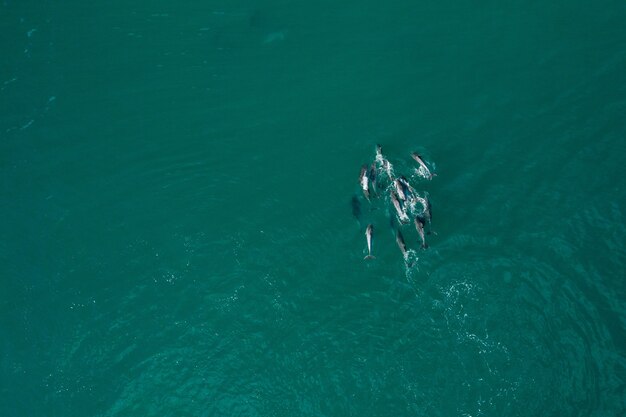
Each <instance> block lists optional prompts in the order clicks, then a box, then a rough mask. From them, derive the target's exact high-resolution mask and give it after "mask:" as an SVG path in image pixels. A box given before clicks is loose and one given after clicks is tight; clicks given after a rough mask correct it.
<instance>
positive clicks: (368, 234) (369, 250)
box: [363, 224, 374, 259]
mask: <svg viewBox="0 0 626 417" xmlns="http://www.w3.org/2000/svg"><path fill="white" fill-rule="evenodd" d="M373 233H374V226H372V225H371V224H368V225H367V229H365V238H366V239H367V256H366V257H365V258H363V259H374V256H373V255H372V234H373Z"/></svg>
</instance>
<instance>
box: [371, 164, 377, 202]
mask: <svg viewBox="0 0 626 417" xmlns="http://www.w3.org/2000/svg"><path fill="white" fill-rule="evenodd" d="M370 181H372V189H373V190H374V195H376V194H378V181H377V180H376V162H372V165H371V166H370Z"/></svg>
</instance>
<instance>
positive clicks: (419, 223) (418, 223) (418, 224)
mask: <svg viewBox="0 0 626 417" xmlns="http://www.w3.org/2000/svg"><path fill="white" fill-rule="evenodd" d="M415 230H417V233H418V234H419V235H420V238H421V239H422V249H426V248H427V247H428V245H427V244H426V237H425V236H424V218H423V217H421V216H415Z"/></svg>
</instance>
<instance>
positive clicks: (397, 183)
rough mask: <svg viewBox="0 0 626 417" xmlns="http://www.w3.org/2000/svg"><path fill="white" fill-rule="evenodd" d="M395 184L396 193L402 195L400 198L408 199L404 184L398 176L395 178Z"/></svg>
mask: <svg viewBox="0 0 626 417" xmlns="http://www.w3.org/2000/svg"><path fill="white" fill-rule="evenodd" d="M393 186H394V187H395V189H396V193H397V194H398V197H400V200H403V201H406V194H405V193H404V186H403V185H402V183H401V182H400V180H399V179H398V178H396V179H395V180H394V182H393Z"/></svg>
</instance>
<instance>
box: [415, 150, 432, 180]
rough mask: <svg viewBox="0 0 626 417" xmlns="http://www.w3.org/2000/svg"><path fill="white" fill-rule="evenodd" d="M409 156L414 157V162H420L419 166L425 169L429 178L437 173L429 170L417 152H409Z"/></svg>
mask: <svg viewBox="0 0 626 417" xmlns="http://www.w3.org/2000/svg"><path fill="white" fill-rule="evenodd" d="M411 157H412V158H413V159H415V162H417V163H418V164H420V166H421V167H422V168H423V169H424V170H425V171H426V178H428V179H429V180H432V179H433V177H434V176H436V175H437V174H432V173H431V172H430V169H428V167H427V166H426V163H424V160H423V159H422V157H421V156H420V155H419V154H418V153H417V152H413V153H412V154H411Z"/></svg>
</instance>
